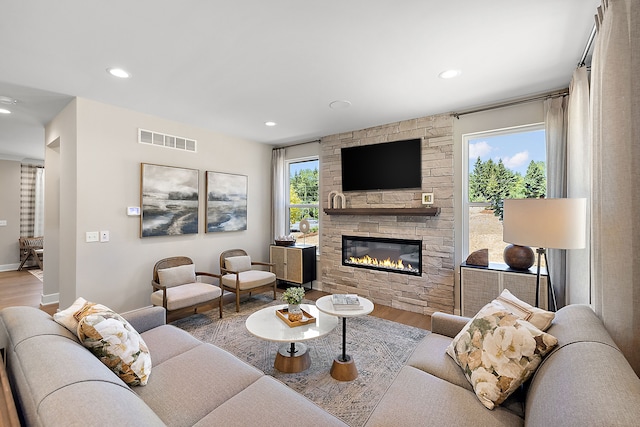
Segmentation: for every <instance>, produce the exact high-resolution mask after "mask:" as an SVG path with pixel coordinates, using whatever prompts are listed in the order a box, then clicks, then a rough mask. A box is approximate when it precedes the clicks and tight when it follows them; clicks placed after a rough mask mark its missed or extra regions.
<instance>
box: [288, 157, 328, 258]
mask: <svg viewBox="0 0 640 427" xmlns="http://www.w3.org/2000/svg"><path fill="white" fill-rule="evenodd" d="M309 161H317V162H318V203H317V204H310V203H304V204H291V193H290V191H289V190H290V188H291V165H292V164H293V163H303V162H309ZM285 169H286V175H285V194H286V204H285V209H286V215H285V221H286V223H285V230H287V231H288V232H289V233H291V228H290V227H291V209H292V208H300V209H317V210H318V233H319V232H320V156H319V155H313V156H304V157H296V158H294V159H287V160H285ZM316 250H317V251H319V250H320V245H318V247H317V249H316Z"/></svg>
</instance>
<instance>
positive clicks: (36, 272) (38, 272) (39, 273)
mask: <svg viewBox="0 0 640 427" xmlns="http://www.w3.org/2000/svg"><path fill="white" fill-rule="evenodd" d="M27 271H28V272H29V273H31V274H33V275H34V276H35V277H37V278H38V280H40V281H41V282H42V278H43V277H44V272H43V271H42V270H40V269H39V268H37V269H32V270H27Z"/></svg>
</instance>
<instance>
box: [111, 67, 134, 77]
mask: <svg viewBox="0 0 640 427" xmlns="http://www.w3.org/2000/svg"><path fill="white" fill-rule="evenodd" d="M107 73H109V74H111V75H112V76H114V77H119V78H121V79H128V78H129V77H130V75H129V73H127V72H126V71H125V70H123V69H122V68H107Z"/></svg>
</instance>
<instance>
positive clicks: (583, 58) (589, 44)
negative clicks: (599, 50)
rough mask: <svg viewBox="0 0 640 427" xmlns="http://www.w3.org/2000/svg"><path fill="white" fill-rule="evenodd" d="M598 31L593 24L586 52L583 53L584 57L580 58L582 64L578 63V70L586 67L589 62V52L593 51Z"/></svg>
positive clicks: (585, 48)
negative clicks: (587, 61) (592, 47)
mask: <svg viewBox="0 0 640 427" xmlns="http://www.w3.org/2000/svg"><path fill="white" fill-rule="evenodd" d="M597 32H598V30H597V28H596V24H593V28H592V29H591V34H589V40H587V45H586V46H585V47H584V52H582V57H581V58H580V62H578V68H580V67H582V66H584V65H586V64H585V61H586V60H587V55H588V54H589V50H591V45H592V44H593V40H594V39H595V38H596V34H597Z"/></svg>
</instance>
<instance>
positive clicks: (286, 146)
mask: <svg viewBox="0 0 640 427" xmlns="http://www.w3.org/2000/svg"><path fill="white" fill-rule="evenodd" d="M312 142H320V140H319V139H314V140H313V141H307V142H298V143H296V144H291V145H279V146H277V147H273V148H272V150H277V149H278V148H289V147H297V146H298V145H304V144H311V143H312Z"/></svg>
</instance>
